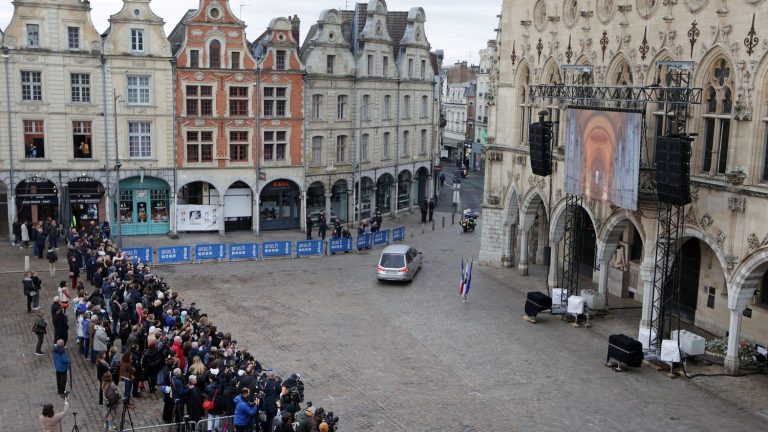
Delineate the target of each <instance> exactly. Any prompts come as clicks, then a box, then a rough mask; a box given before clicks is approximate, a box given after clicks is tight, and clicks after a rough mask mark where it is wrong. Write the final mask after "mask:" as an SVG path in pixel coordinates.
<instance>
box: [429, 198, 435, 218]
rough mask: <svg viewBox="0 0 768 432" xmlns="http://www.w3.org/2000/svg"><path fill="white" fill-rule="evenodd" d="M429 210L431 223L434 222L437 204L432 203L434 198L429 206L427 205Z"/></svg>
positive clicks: (430, 200)
mask: <svg viewBox="0 0 768 432" xmlns="http://www.w3.org/2000/svg"><path fill="white" fill-rule="evenodd" d="M427 208H429V221H430V222H432V214H433V213H434V212H435V202H434V201H432V198H430V199H429V204H427Z"/></svg>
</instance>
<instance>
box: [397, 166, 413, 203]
mask: <svg viewBox="0 0 768 432" xmlns="http://www.w3.org/2000/svg"><path fill="white" fill-rule="evenodd" d="M410 207H411V173H410V172H409V171H402V172H401V173H400V175H398V176H397V209H398V210H404V209H408V208H410Z"/></svg>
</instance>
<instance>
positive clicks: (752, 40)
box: [744, 13, 760, 57]
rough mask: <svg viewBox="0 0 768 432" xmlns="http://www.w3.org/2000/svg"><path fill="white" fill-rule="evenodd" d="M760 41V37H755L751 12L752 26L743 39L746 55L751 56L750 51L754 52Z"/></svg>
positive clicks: (753, 15) (753, 19)
mask: <svg viewBox="0 0 768 432" xmlns="http://www.w3.org/2000/svg"><path fill="white" fill-rule="evenodd" d="M759 42H760V38H758V37H757V32H756V31H755V14H754V13H753V14H752V28H750V29H749V32H748V33H747V37H746V39H744V46H746V47H747V55H748V56H750V57H752V53H753V52H755V47H756V46H757V44H758V43H759Z"/></svg>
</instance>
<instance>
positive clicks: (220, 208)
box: [216, 196, 227, 237]
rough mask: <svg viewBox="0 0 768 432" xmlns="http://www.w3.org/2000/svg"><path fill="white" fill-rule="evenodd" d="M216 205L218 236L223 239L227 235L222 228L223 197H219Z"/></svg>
mask: <svg viewBox="0 0 768 432" xmlns="http://www.w3.org/2000/svg"><path fill="white" fill-rule="evenodd" d="M216 205H217V206H218V214H219V215H218V218H219V235H220V236H222V237H223V236H225V235H226V233H227V232H226V228H225V227H224V219H226V218H225V217H224V197H223V196H221V197H219V202H218V203H216Z"/></svg>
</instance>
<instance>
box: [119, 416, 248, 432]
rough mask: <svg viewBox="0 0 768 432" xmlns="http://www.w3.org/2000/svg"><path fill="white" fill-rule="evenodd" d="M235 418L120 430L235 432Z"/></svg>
mask: <svg viewBox="0 0 768 432" xmlns="http://www.w3.org/2000/svg"><path fill="white" fill-rule="evenodd" d="M234 418H235V417H234V416H219V417H210V418H204V419H202V420H200V421H197V422H194V421H192V420H189V419H185V420H184V421H183V422H179V423H164V424H159V425H149V426H139V427H132V426H131V425H130V424H125V425H123V428H122V429H120V428H118V431H120V432H233V431H234V430H235V426H234V425H233V421H234Z"/></svg>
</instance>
